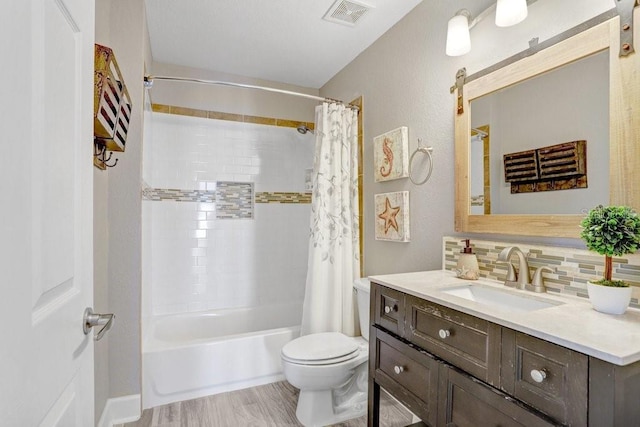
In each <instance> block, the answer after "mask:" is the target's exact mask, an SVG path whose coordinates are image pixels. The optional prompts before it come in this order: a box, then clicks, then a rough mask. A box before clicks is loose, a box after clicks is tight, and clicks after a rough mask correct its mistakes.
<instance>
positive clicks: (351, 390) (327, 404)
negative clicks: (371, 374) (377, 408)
mask: <svg viewBox="0 0 640 427" xmlns="http://www.w3.org/2000/svg"><path fill="white" fill-rule="evenodd" d="M367 367H368V365H367V364H366V363H363V364H362V365H360V366H358V368H357V369H356V372H355V375H353V377H351V379H350V380H349V381H348V382H347V383H346V384H345V385H343V386H341V387H339V388H336V389H333V390H300V396H299V397H298V407H297V409H296V416H297V417H298V421H300V423H302V425H304V426H305V427H321V426H326V425H330V424H337V423H340V422H343V421H346V420H350V419H352V418H358V417H361V416H363V415H366V413H367V381H368V378H367Z"/></svg>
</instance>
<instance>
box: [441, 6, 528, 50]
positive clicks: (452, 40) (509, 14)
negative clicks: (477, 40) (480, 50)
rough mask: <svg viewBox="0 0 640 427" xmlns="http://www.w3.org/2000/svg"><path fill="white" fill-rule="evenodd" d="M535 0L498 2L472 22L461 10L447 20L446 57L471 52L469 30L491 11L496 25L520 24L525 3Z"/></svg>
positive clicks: (469, 14)
mask: <svg viewBox="0 0 640 427" xmlns="http://www.w3.org/2000/svg"><path fill="white" fill-rule="evenodd" d="M535 1H536V0H529V1H528V2H527V0H498V3H497V4H493V5H491V6H489V7H488V8H487V9H485V10H484V11H482V12H481V13H480V14H479V15H478V16H477V17H475V18H474V19H473V20H472V19H471V13H470V12H469V11H468V10H467V9H461V10H459V11H458V12H456V14H455V15H454V16H453V18H451V19H450V20H449V23H448V25H447V47H446V53H447V56H461V55H464V54H467V53H469V52H470V51H471V36H470V35H469V30H470V29H471V28H473V27H474V26H475V25H476V24H477V23H478V22H480V21H481V20H483V19H484V18H485V17H486V16H487V15H489V14H491V13H492V12H493V11H495V13H496V21H495V22H496V25H497V26H498V27H509V26H512V25H516V24H518V23H520V22H522V21H523V20H524V19H525V18H526V17H527V3H529V4H531V3H533V2H535Z"/></svg>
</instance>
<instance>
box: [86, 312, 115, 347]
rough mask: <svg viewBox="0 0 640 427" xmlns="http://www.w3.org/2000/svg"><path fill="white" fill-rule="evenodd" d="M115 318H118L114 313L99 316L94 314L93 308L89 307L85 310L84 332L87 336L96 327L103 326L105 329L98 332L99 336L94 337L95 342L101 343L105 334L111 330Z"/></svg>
mask: <svg viewBox="0 0 640 427" xmlns="http://www.w3.org/2000/svg"><path fill="white" fill-rule="evenodd" d="M115 318H116V316H115V315H114V314H112V313H109V314H98V313H94V312H93V309H92V308H91V307H87V308H86V309H85V310H84V316H83V318H82V332H84V334H85V335H87V334H88V333H89V331H90V330H91V328H93V327H94V326H103V328H102V329H100V331H98V334H97V335H96V336H94V337H93V339H94V340H96V341H100V339H101V338H102V337H103V336H104V334H106V333H107V331H108V330H109V329H111V326H112V325H113V319H115Z"/></svg>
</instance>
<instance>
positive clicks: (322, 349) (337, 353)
mask: <svg viewBox="0 0 640 427" xmlns="http://www.w3.org/2000/svg"><path fill="white" fill-rule="evenodd" d="M359 353H360V351H359V346H358V344H357V342H356V341H355V340H353V339H352V338H349V337H347V336H346V335H343V334H341V333H339V332H321V333H318V334H311V335H305V336H303V337H300V338H296V339H295V340H293V341H291V342H289V343H287V344H286V345H285V346H284V347H282V358H283V360H286V361H287V362H291V363H296V364H301V365H330V364H334V363H340V362H345V361H347V360H351V359H353V358H355V357H356V356H357V355H358V354H359Z"/></svg>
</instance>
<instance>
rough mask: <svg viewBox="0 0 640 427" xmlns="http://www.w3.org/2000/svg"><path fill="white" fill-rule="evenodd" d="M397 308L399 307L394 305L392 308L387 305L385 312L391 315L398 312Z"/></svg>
mask: <svg viewBox="0 0 640 427" xmlns="http://www.w3.org/2000/svg"><path fill="white" fill-rule="evenodd" d="M397 307H398V306H396V305H394V306H393V307H391V306H389V305H385V306H384V312H385V313H387V314H389V313H391V312H392V311H396V310H397Z"/></svg>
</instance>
